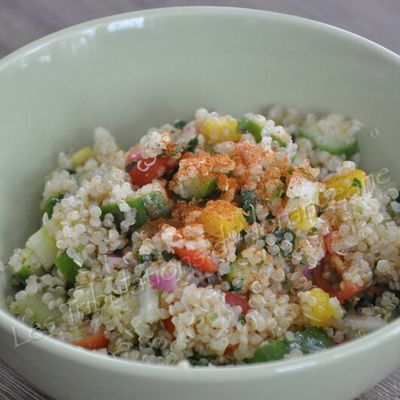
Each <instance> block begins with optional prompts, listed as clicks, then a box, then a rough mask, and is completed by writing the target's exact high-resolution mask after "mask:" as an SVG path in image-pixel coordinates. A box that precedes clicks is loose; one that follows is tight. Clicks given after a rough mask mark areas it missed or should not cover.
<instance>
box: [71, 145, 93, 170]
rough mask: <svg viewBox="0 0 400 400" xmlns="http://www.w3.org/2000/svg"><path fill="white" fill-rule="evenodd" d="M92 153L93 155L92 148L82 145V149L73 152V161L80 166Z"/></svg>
mask: <svg viewBox="0 0 400 400" xmlns="http://www.w3.org/2000/svg"><path fill="white" fill-rule="evenodd" d="M91 155H92V149H91V148H90V147H89V146H87V147H82V148H81V149H80V150H78V151H76V152H75V153H74V154H72V156H71V161H72V163H73V164H74V165H75V166H76V167H80V166H82V165H83V164H85V162H86V161H87V160H89V158H90V157H91Z"/></svg>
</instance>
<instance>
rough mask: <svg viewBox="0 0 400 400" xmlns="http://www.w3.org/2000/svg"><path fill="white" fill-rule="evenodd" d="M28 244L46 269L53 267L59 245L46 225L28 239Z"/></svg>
mask: <svg viewBox="0 0 400 400" xmlns="http://www.w3.org/2000/svg"><path fill="white" fill-rule="evenodd" d="M26 246H27V247H29V248H30V249H31V250H32V252H33V253H34V254H35V255H36V257H37V258H38V259H39V262H40V264H41V265H42V267H43V268H44V269H45V270H46V271H48V270H49V269H50V268H51V267H52V265H53V264H54V260H55V258H56V256H57V246H56V242H55V238H54V236H53V235H52V234H51V233H50V232H49V231H48V230H47V228H46V227H44V226H42V227H41V228H40V229H39V230H38V231H37V232H36V233H34V234H33V235H32V236H31V237H30V238H29V239H28V241H27V243H26Z"/></svg>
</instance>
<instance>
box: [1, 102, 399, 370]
mask: <svg viewBox="0 0 400 400" xmlns="http://www.w3.org/2000/svg"><path fill="white" fill-rule="evenodd" d="M361 128H362V124H361V123H360V122H359V121H357V120H355V119H349V118H347V117H345V116H343V115H340V114H335V113H331V114H327V115H318V116H317V115H314V114H309V115H302V114H300V113H299V112H298V111H297V110H295V109H291V108H286V107H283V106H274V107H272V108H271V109H270V110H269V111H268V112H267V113H266V116H263V115H260V114H253V113H248V114H245V115H244V116H242V117H240V118H238V119H237V118H234V117H232V116H230V115H225V114H219V113H216V112H209V111H207V110H205V109H199V110H197V111H196V112H195V116H194V120H192V121H183V120H177V121H175V123H172V124H165V125H163V126H161V127H160V128H157V129H156V128H151V129H150V130H149V131H148V132H147V133H146V134H145V135H144V136H143V137H142V138H141V139H140V141H139V143H138V144H136V145H135V143H132V145H134V147H132V148H131V149H129V150H128V151H124V150H121V149H120V148H119V147H118V145H117V144H116V141H115V139H114V138H113V137H112V136H111V134H110V132H108V131H107V130H106V129H104V128H97V129H96V130H95V135H94V136H95V137H94V144H93V146H90V147H89V146H88V147H83V148H81V149H79V150H77V149H75V151H71V152H69V153H61V154H60V155H59V157H58V165H57V167H56V169H55V170H54V171H53V172H52V173H51V174H50V175H49V176H48V177H47V178H46V181H45V185H44V190H43V199H42V203H41V205H40V207H41V211H42V220H41V225H40V227H39V226H38V230H37V231H36V232H35V233H34V234H33V235H32V236H31V237H29V239H28V240H27V242H26V244H25V246H24V247H23V248H21V249H16V250H14V253H13V255H12V256H11V258H10V260H9V261H8V263H7V264H5V265H6V267H8V268H9V270H10V271H11V272H12V274H13V282H14V284H15V287H16V289H15V295H13V296H10V297H9V298H8V299H7V303H8V307H9V310H10V311H11V313H12V314H13V315H15V316H16V317H17V318H19V319H20V320H22V321H23V322H24V323H26V324H29V325H31V326H33V327H35V328H37V329H39V330H41V331H42V332H44V333H46V334H48V335H50V336H51V337H54V338H57V339H60V340H63V341H65V342H67V343H71V344H72V345H75V346H80V347H82V348H85V349H88V350H91V351H96V352H100V353H104V354H108V355H110V356H115V357H121V358H123V359H127V360H137V361H142V362H150V363H158V364H175V365H182V366H190V365H194V366H207V365H227V364H244V363H256V362H264V361H273V360H279V359H286V358H292V357H298V356H301V355H303V354H309V353H313V352H316V351H320V350H323V349H326V348H329V347H332V346H335V345H340V344H342V343H344V342H347V341H349V340H352V339H354V338H357V337H359V336H362V335H364V334H366V333H368V332H370V331H372V330H374V329H377V328H379V327H381V326H384V325H385V324H387V323H388V322H390V321H391V320H392V319H394V318H396V317H397V315H398V314H399V297H400V275H399V274H400V227H399V222H400V203H399V201H400V198H399V192H398V190H397V189H395V188H394V187H390V186H388V187H382V185H378V184H377V182H376V179H374V176H373V175H367V173H366V172H365V171H364V170H363V169H361V167H360V166H359V161H360V153H359V147H358V142H357V134H358V132H359V131H360V130H361ZM38 207H39V204H38Z"/></svg>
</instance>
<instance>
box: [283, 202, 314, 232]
mask: <svg viewBox="0 0 400 400" xmlns="http://www.w3.org/2000/svg"><path fill="white" fill-rule="evenodd" d="M289 219H290V222H291V223H292V224H293V228H295V229H300V230H303V231H308V230H309V229H311V228H313V227H314V225H315V222H316V220H317V214H316V210H315V206H313V205H309V206H307V207H297V208H296V209H295V210H294V211H292V212H291V213H289Z"/></svg>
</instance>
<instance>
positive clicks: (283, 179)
mask: <svg viewBox="0 0 400 400" xmlns="http://www.w3.org/2000/svg"><path fill="white" fill-rule="evenodd" d="M279 179H280V180H281V182H282V183H286V176H285V175H282V176H280V177H279Z"/></svg>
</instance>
